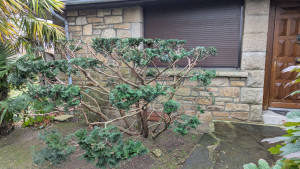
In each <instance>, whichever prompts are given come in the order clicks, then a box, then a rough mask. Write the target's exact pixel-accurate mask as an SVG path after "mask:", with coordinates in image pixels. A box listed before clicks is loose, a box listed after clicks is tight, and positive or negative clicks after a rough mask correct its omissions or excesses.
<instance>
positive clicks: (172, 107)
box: [163, 100, 181, 114]
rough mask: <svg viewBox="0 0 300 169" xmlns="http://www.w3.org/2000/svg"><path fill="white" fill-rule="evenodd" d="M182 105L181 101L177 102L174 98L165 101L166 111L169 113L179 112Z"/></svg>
mask: <svg viewBox="0 0 300 169" xmlns="http://www.w3.org/2000/svg"><path fill="white" fill-rule="evenodd" d="M180 106H181V105H180V104H179V103H177V102H175V101H173V100H169V101H167V102H164V103H163V107H164V112H165V113H167V114H171V113H175V112H177V111H178V110H179V108H180Z"/></svg>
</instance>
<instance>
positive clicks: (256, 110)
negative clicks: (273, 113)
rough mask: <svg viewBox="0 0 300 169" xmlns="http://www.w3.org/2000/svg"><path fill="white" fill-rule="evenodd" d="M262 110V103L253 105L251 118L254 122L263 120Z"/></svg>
mask: <svg viewBox="0 0 300 169" xmlns="http://www.w3.org/2000/svg"><path fill="white" fill-rule="evenodd" d="M262 112H263V111H262V105H251V111H250V118H249V120H250V121H254V122H261V121H262Z"/></svg>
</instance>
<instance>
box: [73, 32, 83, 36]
mask: <svg viewBox="0 0 300 169" xmlns="http://www.w3.org/2000/svg"><path fill="white" fill-rule="evenodd" d="M72 34H73V36H81V35H82V32H81V31H80V32H73V33H72Z"/></svg>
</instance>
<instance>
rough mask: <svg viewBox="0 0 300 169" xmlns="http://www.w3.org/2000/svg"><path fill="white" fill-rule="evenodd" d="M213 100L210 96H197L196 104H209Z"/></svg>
mask: <svg viewBox="0 0 300 169" xmlns="http://www.w3.org/2000/svg"><path fill="white" fill-rule="evenodd" d="M212 102H213V99H212V98H198V100H197V103H198V104H205V105H211V104H212Z"/></svg>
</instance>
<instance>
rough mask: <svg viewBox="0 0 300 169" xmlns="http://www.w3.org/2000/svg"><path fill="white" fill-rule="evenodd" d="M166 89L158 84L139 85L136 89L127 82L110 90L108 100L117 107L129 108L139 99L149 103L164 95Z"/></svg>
mask: <svg viewBox="0 0 300 169" xmlns="http://www.w3.org/2000/svg"><path fill="white" fill-rule="evenodd" d="M167 89H168V88H167V87H165V86H163V85H160V84H156V85H155V86H151V85H147V86H140V87H139V88H138V89H132V88H131V87H130V86H129V85H128V84H120V85H117V86H116V88H115V89H114V90H112V91H111V92H110V95H109V101H110V102H111V103H112V104H113V106H115V107H116V108H118V109H121V110H129V108H130V106H131V105H133V104H135V103H136V102H137V101H138V100H140V99H144V100H145V101H147V102H148V103H149V102H151V101H153V100H154V99H156V98H157V97H158V96H160V95H166V91H167Z"/></svg>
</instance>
